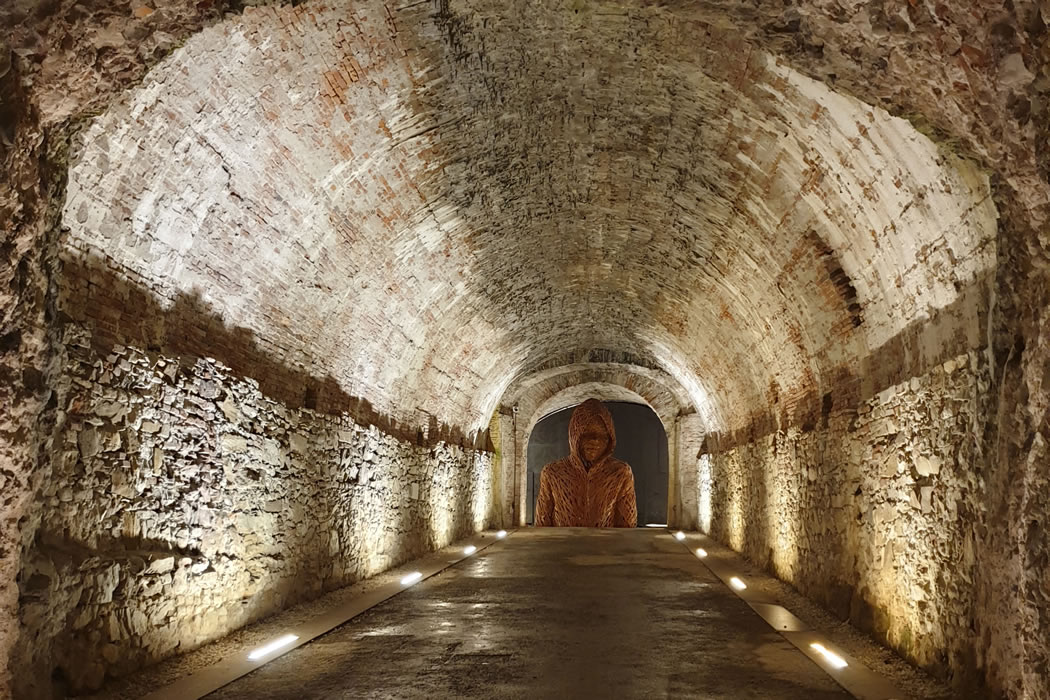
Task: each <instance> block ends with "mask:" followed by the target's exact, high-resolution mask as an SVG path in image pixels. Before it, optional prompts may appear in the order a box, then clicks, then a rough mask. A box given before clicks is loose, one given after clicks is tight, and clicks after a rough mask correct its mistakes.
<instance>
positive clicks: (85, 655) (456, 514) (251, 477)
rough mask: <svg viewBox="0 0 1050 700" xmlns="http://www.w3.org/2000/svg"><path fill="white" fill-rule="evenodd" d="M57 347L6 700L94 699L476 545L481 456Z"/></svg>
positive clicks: (174, 370) (129, 352) (77, 332)
mask: <svg viewBox="0 0 1050 700" xmlns="http://www.w3.org/2000/svg"><path fill="white" fill-rule="evenodd" d="M91 340H92V338H91V336H90V334H89V333H88V332H87V331H85V330H84V328H83V327H82V326H80V325H79V324H70V325H69V326H68V327H67V329H66V337H65V338H64V347H65V350H66V355H67V357H66V366H67V371H66V373H65V375H64V377H63V381H64V386H63V387H62V388H61V390H60V391H59V392H58V395H59V396H62V399H61V401H60V405H59V409H58V410H59V418H58V427H57V429H56V433H55V437H54V442H53V465H52V466H53V473H52V478H51V479H50V480H49V481H48V483H47V484H46V485H45V486H44V488H43V492H42V493H41V494H40V495H39V496H38V503H39V506H38V507H39V508H40V513H39V515H40V526H39V528H38V530H37V537H36V541H35V544H34V546H33V548H32V549H31V550H30V552H29V553H28V556H27V558H26V560H25V564H24V570H23V572H22V577H21V586H22V608H21V622H22V634H21V639H20V645H19V648H18V650H17V651H16V666H15V667H17V668H23V669H27V668H28V669H32V672H31V673H22V674H19V676H18V678H17V679H16V688H15V693H16V696H17V697H36V696H48V697H49V696H50V695H49V694H48V693H49V692H50V690H49V688H48V685H49V680H48V679H52V682H53V683H54V684H55V685H56V687H59V688H61V687H62V686H66V687H68V688H70V689H74V690H77V689H86V688H94V687H97V686H98V685H99V684H100V683H101V682H102V680H103V678H104V677H105V675H106V674H111V675H120V674H123V673H126V672H130V671H131V670H134V669H136V668H139V667H141V666H142V665H144V664H148V663H150V662H152V661H155V660H157V659H161V658H163V657H166V656H169V655H172V654H175V653H179V652H183V651H186V650H189V649H192V648H194V647H197V646H199V645H201V644H203V643H205V642H207V641H209V640H212V639H215V638H217V637H220V636H222V635H224V634H226V633H228V632H230V631H231V630H234V629H236V628H238V627H240V626H242V625H244V624H246V623H248V622H251V621H252V620H255V619H257V618H259V617H262V616H264V615H267V614H269V613H272V612H274V611H277V610H280V609H282V608H284V607H286V606H288V605H290V604H293V603H295V602H298V601H302V600H306V599H310V598H313V597H316V596H318V595H320V594H321V593H323V592H325V591H328V590H331V589H334V588H337V587H340V586H344V585H347V584H350V583H352V582H354V581H356V580H358V579H361V578H364V577H367V576H371V575H373V574H376V573H378V572H381V571H383V570H384V569H386V568H388V567H391V566H393V565H396V564H398V563H400V562H403V561H406V560H408V559H411V558H414V557H417V556H419V555H421V554H423V553H425V552H427V551H429V550H432V549H434V548H437V547H441V546H444V545H446V544H447V543H449V542H450V541H452V540H454V539H456V538H459V537H462V536H465V535H467V534H469V533H472V532H474V531H476V530H478V529H481V528H483V527H484V526H486V525H487V524H488V523H489V522H490V520H491V518H492V517H493V514H494V511H493V501H492V490H493V489H492V483H491V480H492V464H491V455H490V453H488V452H483V451H476V450H472V449H468V448H464V447H460V446H454V445H450V444H447V443H437V444H434V445H430V446H426V445H423V446H420V445H414V444H410V443H408V442H405V441H401V440H398V439H396V438H394V437H391V436H389V435H387V434H384V433H382V432H380V431H379V430H378V429H376V428H375V427H365V426H362V425H359V424H357V423H355V422H353V421H352V420H351V419H350V418H349V417H348V416H346V415H326V414H321V413H318V412H315V411H313V410H310V409H306V408H296V409H293V408H289V407H288V406H286V405H285V404H283V403H280V402H278V401H275V400H272V399H270V398H268V397H267V396H265V395H264V394H262V393H261V392H260V390H259V387H258V383H257V382H256V381H255V380H249V379H242V378H238V377H235V376H233V375H232V374H231V372H230V371H229V369H228V368H226V367H225V366H223V365H221V364H220V363H218V362H216V361H214V360H210V359H196V358H187V357H185V356H183V357H174V356H168V355H162V354H160V353H156V352H144V351H141V350H138V349H134V348H131V347H124V346H121V345H116V346H110V347H109V348H108V349H106V350H102V351H99V350H97V349H95V348H93V347H92V344H91Z"/></svg>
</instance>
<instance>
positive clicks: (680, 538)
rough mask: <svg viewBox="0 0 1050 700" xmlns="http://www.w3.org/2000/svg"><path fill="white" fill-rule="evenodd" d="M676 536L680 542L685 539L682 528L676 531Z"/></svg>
mask: <svg viewBox="0 0 1050 700" xmlns="http://www.w3.org/2000/svg"><path fill="white" fill-rule="evenodd" d="M674 538H675V539H676V540H678V541H679V542H681V541H682V540H684V539H685V533H684V532H682V531H681V530H679V531H678V532H676V533H674Z"/></svg>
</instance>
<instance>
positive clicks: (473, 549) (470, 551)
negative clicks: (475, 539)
mask: <svg viewBox="0 0 1050 700" xmlns="http://www.w3.org/2000/svg"><path fill="white" fill-rule="evenodd" d="M476 551H478V548H477V547H475V546H474V545H470V546H468V547H467V548H466V549H464V550H463V553H464V554H466V555H467V556H468V557H469V556H470V555H471V554H473V553H474V552H476Z"/></svg>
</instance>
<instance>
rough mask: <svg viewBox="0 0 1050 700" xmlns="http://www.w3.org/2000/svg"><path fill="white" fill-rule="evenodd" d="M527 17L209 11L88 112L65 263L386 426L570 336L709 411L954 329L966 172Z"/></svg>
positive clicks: (672, 29)
mask: <svg viewBox="0 0 1050 700" xmlns="http://www.w3.org/2000/svg"><path fill="white" fill-rule="evenodd" d="M535 9H536V8H531V9H526V8H525V7H524V6H519V5H518V4H512V5H510V6H508V5H507V4H505V3H486V2H470V3H450V4H449V5H448V7H447V8H444V9H442V10H439V11H435V10H434V9H433V8H432V7H431V6H430V5H429V4H422V3H421V4H416V5H413V6H411V7H408V8H405V9H402V10H393V9H389V8H387V7H386V6H384V5H382V4H380V3H367V2H366V3H358V4H355V6H354V8H353V9H352V10H348V9H346V8H338V9H337V8H334V7H328V6H326V5H324V4H320V3H318V4H306V5H301V6H299V7H297V8H282V9H274V8H262V9H255V10H249V11H246V12H245V14H244V15H243V16H241V17H236V18H232V19H229V20H227V21H225V22H223V23H222V24H220V25H217V26H215V27H212V28H210V29H207V30H204V31H203V32H201V33H200V34H198V35H196V36H194V37H193V38H192V39H190V40H189V41H188V42H187V43H186V45H185V46H184V47H183V48H181V49H179V50H178V51H176V52H175V53H174V54H173V55H172V56H171V58H170V59H168V60H166V61H165V62H163V63H162V64H161V65H160V66H158V67H157V68H156V69H154V71H153V72H152V73H151V75H150V76H149V77H148V78H147V80H146V82H145V84H144V85H143V86H142V87H141V88H138V89H135V90H133V91H131V92H129V93H128V94H126V95H125V96H124V97H123V99H122V100H121V101H120V102H119V103H118V104H117V105H115V106H114V107H113V108H111V109H110V110H109V111H108V112H107V113H106V114H104V115H103V116H102V117H100V118H99V119H98V120H96V121H95V123H94V124H93V125H92V126H91V127H90V128H89V129H88V130H87V132H86V134H85V136H84V142H83V146H82V149H81V150H80V155H79V162H78V163H77V164H76V165H75V166H74V167H73V168H72V169H71V172H70V182H69V196H68V200H67V205H66V209H65V215H64V216H65V223H66V225H67V226H68V228H69V233H68V235H67V237H66V244H65V245H66V248H65V253H64V257H65V259H66V260H67V262H68V263H69V264H70V265H71V266H74V267H75V266H83V269H84V270H85V276H87V277H90V276H91V275H92V274H98V271H99V270H107V271H109V272H115V273H116V274H117V275H118V277H120V278H126V279H129V280H133V281H134V282H135V283H136V284H139V285H142V286H143V287H145V288H147V290H148V291H149V293H150V294H152V295H155V296H156V297H157V298H158V299H159V304H160V306H161V307H164V306H165V305H169V306H170V305H174V304H177V303H178V300H179V299H180V298H181V297H186V296H190V297H192V298H193V299H194V303H195V304H198V305H201V306H203V307H205V308H207V309H209V310H210V311H212V312H213V313H214V314H215V315H216V316H217V317H219V318H221V319H222V322H223V324H225V325H226V326H227V327H229V328H231V329H233V331H235V332H234V336H235V337H239V335H238V334H240V335H244V334H249V335H251V337H252V338H253V342H254V343H255V344H257V345H258V346H260V347H261V348H263V349H265V352H266V353H267V354H268V355H269V356H271V357H273V358H275V359H276V360H277V361H279V362H281V363H283V364H285V365H287V366H288V367H294V368H297V369H298V370H302V371H304V372H307V373H309V374H311V375H313V376H317V377H325V378H329V379H330V380H331V381H332V382H334V384H336V385H338V386H339V387H340V388H341V390H342V391H343V392H345V393H346V394H348V395H350V396H354V397H360V398H362V399H365V400H367V401H368V402H370V403H371V404H372V406H374V407H375V409H376V410H377V411H379V412H381V413H384V414H388V415H392V416H396V417H397V418H398V419H399V420H405V421H408V422H411V423H416V424H425V423H426V421H428V420H430V419H431V417H432V416H433V417H436V419H437V420H440V421H442V422H446V423H449V424H455V425H461V426H464V427H468V428H471V429H477V428H479V427H481V426H483V425H485V424H486V423H487V421H488V418H489V416H490V415H491V412H492V411H493V410H494V408H495V406H496V404H497V402H498V401H499V400H500V397H501V395H502V394H503V391H504V389H505V388H506V387H508V386H510V385H511V384H512V382H514V381H515V379H516V378H518V377H519V376H521V375H522V373H523V372H524V371H525V370H526V369H527V368H529V367H533V366H537V365H543V364H544V363H545V362H549V361H550V359H551V358H553V357H557V356H559V355H561V354H563V353H566V352H575V351H577V350H581V349H582V350H583V351H586V350H587V349H590V348H608V349H611V350H615V351H624V352H633V353H637V354H638V355H639V356H640V357H646V358H650V359H651V361H652V362H653V363H654V364H655V365H657V366H659V367H661V368H663V369H664V370H666V371H667V372H668V373H669V374H670V375H672V376H673V377H674V378H675V380H676V381H677V382H679V383H680V384H681V386H682V387H684V389H685V390H686V391H687V392H688V393H689V395H690V399H691V401H692V402H693V403H694V404H695V405H696V408H697V410H698V411H699V412H700V413H701V414H702V415H704V416H705V418H706V420H707V422H708V428H709V429H710V430H725V429H735V428H738V427H741V426H743V425H745V424H746V423H747V421H748V420H749V419H750V416H751V414H752V413H754V412H755V411H756V410H757V409H756V407H763V406H768V405H769V404H770V402H774V403H775V402H779V401H781V400H782V399H783V403H782V404H781V405H782V406H783V407H784V408H783V410H785V411H788V412H790V411H792V410H794V408H792V407H793V406H794V404H795V403H796V402H799V401H801V399H802V398H803V397H807V396H810V395H812V394H813V393H814V392H818V393H819V391H820V390H821V387H827V386H830V385H831V384H832V383H833V382H834V381H835V379H836V377H837V376H838V375H839V374H840V373H841V371H842V368H849V367H854V366H856V365H858V364H859V363H861V362H862V361H864V360H865V358H867V357H869V356H870V355H871V354H872V353H873V352H875V351H877V349H878V348H880V347H882V346H884V345H886V344H887V343H889V342H891V341H893V340H894V339H895V338H896V337H898V336H899V334H901V333H902V332H903V331H904V330H905V329H907V328H908V327H909V326H910V325H911V324H914V323H916V322H920V321H923V320H925V319H927V318H929V317H931V316H934V315H938V314H939V313H942V312H944V313H949V314H950V315H951V320H950V322H948V323H946V324H944V327H943V329H942V330H943V336H944V337H943V338H934V339H928V340H929V343H928V344H927V345H928V347H917V348H912V349H911V352H914V353H916V354H919V355H922V354H924V353H929V354H930V355H931V356H936V355H937V353H938V351H939V348H938V347H937V345H938V343H940V342H942V341H943V342H945V343H947V342H950V341H951V342H954V338H955V336H957V335H959V334H960V333H962V334H963V335H965V333H967V332H972V328H973V326H974V325H975V313H976V312H975V311H974V310H973V309H972V308H971V307H970V306H969V305H966V306H963V307H961V308H955V307H953V304H954V303H955V302H956V300H957V299H958V298H959V297H960V295H961V294H964V293H967V290H970V289H971V288H972V287H973V286H974V285H979V284H980V283H981V281H982V276H983V275H985V274H986V273H987V271H988V270H989V269H990V268H991V267H992V265H993V263H994V259H993V255H994V254H993V252H992V249H991V246H990V242H991V240H992V238H993V236H994V233H995V210H994V207H993V205H992V204H991V200H990V198H989V196H988V183H987V181H986V178H985V177H984V176H983V175H981V174H980V173H979V172H978V171H977V170H976V169H975V168H974V167H972V166H971V165H969V164H968V163H966V162H964V161H962V160H959V159H957V158H954V157H952V156H949V155H946V154H945V153H943V152H941V151H939V150H938V149H937V148H936V147H935V146H934V145H933V144H932V143H930V142H929V141H928V140H927V139H926V138H925V137H923V136H921V135H920V134H919V133H918V132H916V131H915V130H914V129H913V128H912V127H911V126H909V125H908V123H907V122H904V121H902V120H899V119H896V118H893V117H890V116H888V115H887V114H886V113H884V112H881V111H879V110H877V109H873V108H871V107H869V106H867V105H865V104H863V103H861V102H858V101H857V100H854V99H852V98H849V97H846V96H843V95H840V94H837V93H835V92H833V91H832V90H830V89H829V88H828V87H827V86H826V85H824V84H823V83H819V82H815V81H813V80H811V79H809V78H806V77H804V76H802V75H801V74H799V73H797V72H795V71H793V70H792V69H791V68H788V67H787V66H785V65H780V64H779V63H778V62H777V61H776V60H775V59H774V58H772V57H771V56H770V55H768V54H766V53H764V52H762V51H760V50H758V49H757V48H755V47H753V46H752V45H750V44H748V43H747V42H745V41H744V40H743V39H742V38H741V36H740V35H739V34H737V33H735V32H733V31H731V30H722V29H715V28H714V27H713V25H711V24H710V23H707V22H704V21H700V20H693V19H689V18H684V17H682V16H679V15H675V14H674V12H672V11H671V10H667V9H661V8H642V9H635V10H623V9H621V8H618V7H617V8H616V9H615V11H613V10H610V11H609V12H608V13H600V12H591V11H585V12H576V11H574V10H573V8H572V7H566V6H563V5H561V4H558V3H551V4H550V6H549V7H547V8H544V12H542V13H540V14H539V15H537V13H536V12H535ZM538 16H542V17H543V21H542V22H538V21H537V18H538ZM276 127H279V128H276ZM944 310H947V311H944Z"/></svg>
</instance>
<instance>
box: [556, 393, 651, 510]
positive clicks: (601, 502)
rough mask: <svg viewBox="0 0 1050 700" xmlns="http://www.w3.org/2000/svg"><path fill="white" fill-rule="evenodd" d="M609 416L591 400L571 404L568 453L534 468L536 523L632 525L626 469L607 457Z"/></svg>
mask: <svg viewBox="0 0 1050 700" xmlns="http://www.w3.org/2000/svg"><path fill="white" fill-rule="evenodd" d="M614 447H616V432H615V431H614V430H613V421H612V416H611V415H610V414H609V410H608V409H607V408H606V407H605V405H604V404H603V403H602V402H601V401H598V400H597V399H587V400H586V401H584V402H583V403H582V404H580V405H579V406H577V408H576V410H575V411H573V412H572V418H571V419H570V420H569V456H568V458H566V459H560V460H558V461H557V462H551V463H550V464H548V465H547V466H545V467H544V468H543V471H542V472H540V493H539V496H538V497H537V499H536V518H535V522H536V526H537V527H544V526H546V527H636V526H637V525H638V506H637V504H636V503H635V499H634V474H632V473H631V468H630V467H629V466H628V465H627V464H625V463H624V462H621V461H620V460H618V459H613V457H612V453H613V448H614Z"/></svg>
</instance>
